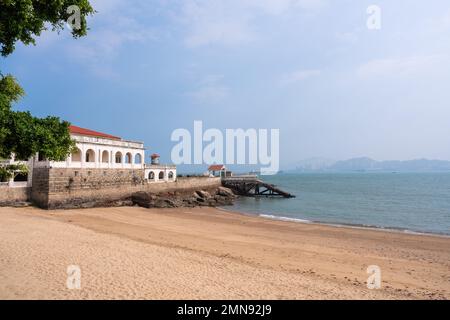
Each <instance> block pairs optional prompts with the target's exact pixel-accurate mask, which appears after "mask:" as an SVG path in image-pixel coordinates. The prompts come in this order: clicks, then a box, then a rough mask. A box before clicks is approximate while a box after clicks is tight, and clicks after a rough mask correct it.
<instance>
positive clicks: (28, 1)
mask: <svg viewBox="0 0 450 320" xmlns="http://www.w3.org/2000/svg"><path fill="white" fill-rule="evenodd" d="M73 5H76V6H77V7H78V8H79V12H80V20H79V22H80V26H79V28H72V31H71V32H72V35H73V37H74V38H77V37H81V36H84V35H86V32H87V30H88V28H87V24H86V17H87V16H88V15H90V14H93V13H94V9H93V8H92V7H91V5H90V3H89V1H88V0H0V48H1V49H0V53H1V55H2V56H3V57H6V56H8V55H9V54H11V53H12V52H13V51H14V49H15V44H16V42H17V41H21V42H23V43H24V44H26V45H28V44H35V37H36V36H39V35H40V34H41V32H42V31H44V30H46V29H47V27H48V26H51V27H52V30H54V31H55V30H56V31H58V32H59V31H60V30H62V29H64V25H65V23H66V21H67V19H68V18H69V17H70V16H71V14H72V13H71V12H70V10H69V12H68V10H67V8H68V7H69V6H73ZM24 94H25V92H24V90H23V89H22V88H21V87H20V85H19V84H18V83H17V81H16V79H15V78H14V77H13V76H12V75H3V74H1V72H0V157H2V158H9V157H10V156H11V155H12V154H14V155H15V157H16V159H18V160H26V159H28V158H30V157H31V156H33V155H35V154H36V153H37V152H39V153H40V154H41V156H43V157H45V158H46V159H48V160H55V161H62V160H64V159H66V157H67V156H68V155H69V153H70V152H72V151H73V149H74V146H75V143H74V141H72V139H71V137H70V133H69V125H70V124H69V123H68V122H67V121H61V120H60V119H59V118H57V117H51V116H49V117H47V118H42V119H41V118H36V117H33V116H32V115H31V114H30V113H29V112H22V111H13V110H12V106H13V104H14V103H16V102H18V101H19V100H20V98H21V97H23V95H24Z"/></svg>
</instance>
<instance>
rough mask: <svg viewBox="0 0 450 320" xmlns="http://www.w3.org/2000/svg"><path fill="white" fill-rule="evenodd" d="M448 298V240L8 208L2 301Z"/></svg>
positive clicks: (207, 211) (3, 219)
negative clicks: (75, 279)
mask: <svg viewBox="0 0 450 320" xmlns="http://www.w3.org/2000/svg"><path fill="white" fill-rule="evenodd" d="M69 265H77V266H79V267H80V270H81V289H68V288H67V285H66V281H67V267H68V266H69ZM369 265H377V266H379V267H380V269H381V288H380V289H368V288H367V284H366V280H367V278H368V276H369V274H367V267H368V266H369ZM449 298H450V238H449V237H438V236H429V235H414V234H404V233H400V232H386V231H379V230H368V229H356V228H346V227H332V226H324V225H318V224H303V223H296V222H285V221H274V220H269V219H264V218H260V217H254V216H246V215H241V214H237V213H229V212H225V211H223V210H219V209H214V208H194V209H190V208H189V209H188V208H181V209H180V208H178V209H143V208H138V207H120V208H96V209H80V210H67V211H62V210H61V211H44V210H40V209H37V208H32V207H29V208H0V299H449Z"/></svg>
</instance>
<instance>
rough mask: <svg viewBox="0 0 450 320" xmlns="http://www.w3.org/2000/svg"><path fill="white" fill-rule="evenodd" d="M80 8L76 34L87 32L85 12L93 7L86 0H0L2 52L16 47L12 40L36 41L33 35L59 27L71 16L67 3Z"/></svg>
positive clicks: (75, 35) (10, 50) (7, 52)
mask: <svg viewBox="0 0 450 320" xmlns="http://www.w3.org/2000/svg"><path fill="white" fill-rule="evenodd" d="M72 5H75V6H77V7H78V8H79V9H80V28H74V29H72V35H73V37H75V38H78V37H81V36H84V35H86V33H87V30H88V28H87V24H86V16H88V15H90V14H93V13H94V9H93V8H92V7H91V5H90V3H89V1H88V0H0V44H1V54H2V55H3V56H7V55H9V54H11V53H12V52H13V51H14V49H15V43H16V42H17V41H21V42H23V43H24V44H26V45H28V44H35V37H36V36H39V35H40V34H41V32H42V31H44V30H47V28H48V26H51V28H52V30H55V31H60V30H62V29H63V28H64V24H65V23H66V21H67V19H68V18H69V17H70V16H71V13H70V12H69V13H68V12H67V8H68V7H69V6H72Z"/></svg>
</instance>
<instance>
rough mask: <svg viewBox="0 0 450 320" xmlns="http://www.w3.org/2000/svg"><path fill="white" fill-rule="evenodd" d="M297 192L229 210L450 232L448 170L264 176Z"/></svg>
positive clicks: (254, 200)
mask: <svg viewBox="0 0 450 320" xmlns="http://www.w3.org/2000/svg"><path fill="white" fill-rule="evenodd" d="M261 178H262V179H263V180H264V181H265V182H268V183H272V184H275V185H277V186H278V187H279V188H281V189H282V190H284V191H287V192H290V193H292V194H294V195H296V198H293V199H284V198H260V197H259V198H245V197H241V198H240V199H238V200H237V201H236V203H235V204H234V206H233V207H231V208H230V207H228V208H227V209H231V210H235V211H239V212H243V213H253V214H258V215H261V216H263V217H266V218H273V219H280V220H289V221H299V222H320V223H327V224H338V225H351V226H364V227H375V228H385V229H396V230H402V231H405V232H408V231H410V232H423V233H436V234H444V235H450V173H348V174H347V173H314V174H306V173H305V174H303V173H302V174H278V175H275V176H262V177H261Z"/></svg>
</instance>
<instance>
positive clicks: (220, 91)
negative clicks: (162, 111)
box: [187, 75, 230, 104]
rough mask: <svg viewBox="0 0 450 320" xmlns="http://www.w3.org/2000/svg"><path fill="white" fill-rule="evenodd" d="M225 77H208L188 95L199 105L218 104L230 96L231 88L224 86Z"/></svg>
mask: <svg viewBox="0 0 450 320" xmlns="http://www.w3.org/2000/svg"><path fill="white" fill-rule="evenodd" d="M223 78H224V77H223V75H208V76H206V77H204V78H203V79H202V80H201V81H200V82H199V87H198V88H197V89H196V90H194V91H191V92H188V93H187V95H188V96H189V97H190V98H192V99H193V100H194V101H195V102H196V103H199V104H217V103H219V102H221V101H223V100H224V99H225V98H227V97H228V96H229V92H230V90H229V88H228V87H227V86H225V85H223V84H222V83H221V82H222V80H223Z"/></svg>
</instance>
